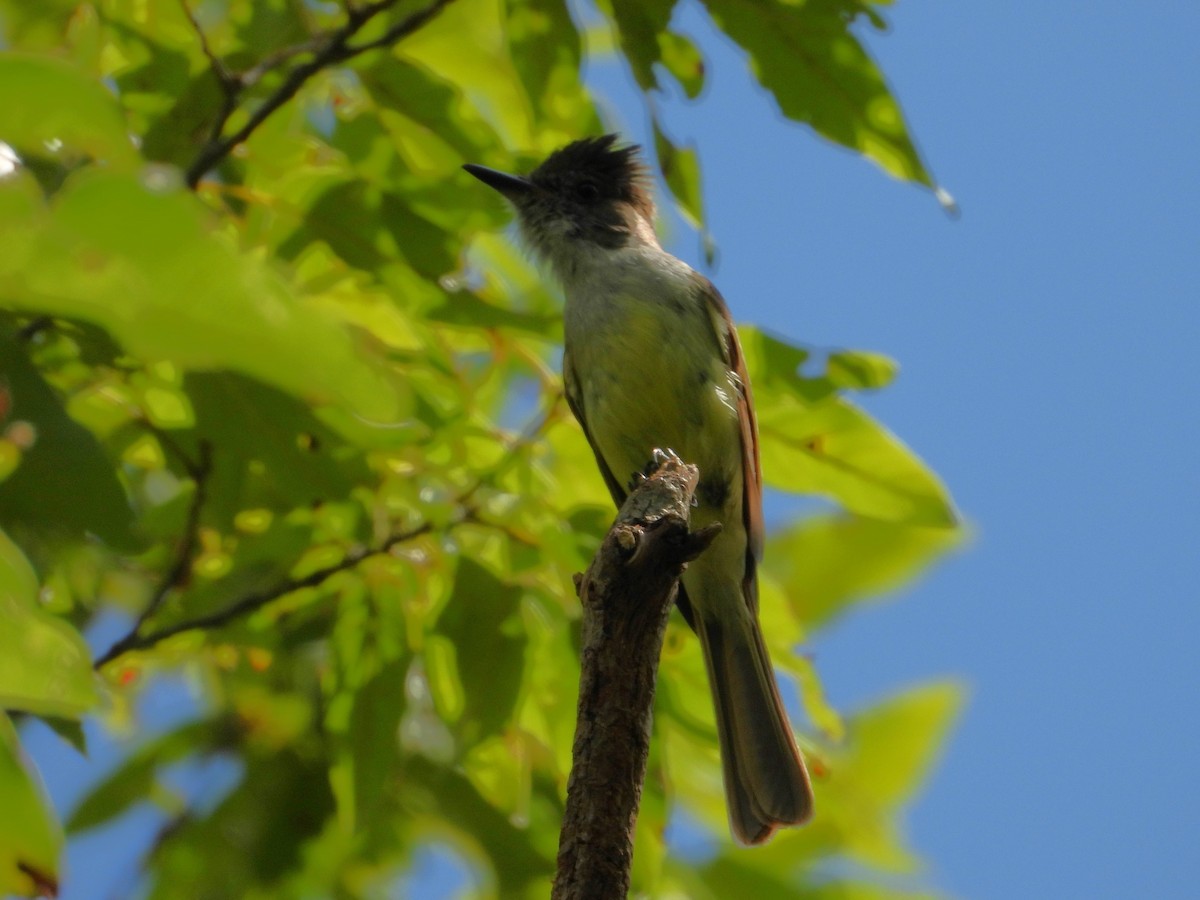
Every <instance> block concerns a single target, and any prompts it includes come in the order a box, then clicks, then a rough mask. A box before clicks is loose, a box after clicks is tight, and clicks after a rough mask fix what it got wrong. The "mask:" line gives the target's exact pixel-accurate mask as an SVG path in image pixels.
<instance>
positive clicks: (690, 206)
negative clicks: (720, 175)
mask: <svg viewBox="0 0 1200 900" xmlns="http://www.w3.org/2000/svg"><path fill="white" fill-rule="evenodd" d="M652 123H653V126H654V152H655V155H657V156H658V164H659V166H660V167H661V168H662V173H663V178H664V179H666V182H667V187H669V188H670V189H671V194H672V196H674V197H675V199H676V200H678V201H679V208H680V210H681V211H682V212H683V214H684V218H686V219H687V220H688V224H690V225H691V226H692V227H693V228H700V227H702V225H703V224H704V198H703V196H702V195H701V187H700V158H699V156H698V155H697V154H696V151H695V149H687V150H683V149H680V148H679V147H677V146H675V144H673V143H672V142H671V139H670V138H668V137H667V136H666V134H664V133H663V130H662V128H660V127H659V124H658V117H657V116H655V117H654V118H653V119H652Z"/></svg>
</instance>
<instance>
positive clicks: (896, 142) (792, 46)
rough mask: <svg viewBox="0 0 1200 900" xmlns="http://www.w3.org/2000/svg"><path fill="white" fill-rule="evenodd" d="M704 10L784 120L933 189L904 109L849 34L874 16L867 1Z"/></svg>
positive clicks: (723, 0) (713, 2) (720, 2)
mask: <svg viewBox="0 0 1200 900" xmlns="http://www.w3.org/2000/svg"><path fill="white" fill-rule="evenodd" d="M705 6H706V7H707V9H708V11H709V14H710V15H711V16H712V17H713V20H714V21H715V22H716V23H717V25H718V26H719V27H720V28H721V30H722V31H724V32H725V33H726V34H727V35H729V37H731V38H732V39H733V40H734V41H736V42H737V43H738V44H739V45H740V46H741V47H742V48H743V49H745V50H746V52H747V53H749V54H750V61H751V65H752V67H753V69H754V74H755V75H756V76H757V78H758V80H759V82H760V83H761V84H762V86H763V87H765V88H766V89H767V90H769V91H770V92H771V93H772V94H773V95H774V96H775V100H776V102H777V103H778V104H779V108H780V109H781V110H782V111H783V114H784V115H785V116H787V117H788V118H789V119H795V120H797V121H799V122H807V123H808V124H809V125H811V126H812V127H813V128H814V129H815V130H816V131H817V133H818V134H820V135H822V136H823V137H826V138H828V139H829V140H831V141H834V142H835V143H838V144H841V145H842V146H844V147H849V148H851V149H853V150H857V151H858V152H859V153H861V154H863V155H864V156H866V157H867V158H868V159H871V160H874V161H875V162H876V163H878V164H879V165H880V166H882V167H883V169H884V171H886V172H889V173H890V174H892V175H894V176H896V177H897V178H903V179H905V180H908V181H916V182H919V183H921V184H924V185H928V186H930V187H933V179H932V178H931V177H930V175H929V172H928V171H926V169H925V165H924V163H922V161H921V158H920V155H919V154H918V152H917V149H916V147H915V146H914V145H913V142H912V139H911V138H910V137H909V135H908V131H907V129H906V128H905V125H904V117H903V115H902V114H901V112H900V106H899V104H898V103H897V102H896V100H895V98H894V97H893V96H892V94H891V92H890V91H889V90H888V87H887V83H886V82H885V81H884V79H883V75H882V74H881V73H880V71H879V69H878V68H877V67H876V65H875V63H874V61H873V60H872V59H871V57H870V56H868V55H867V52H866V51H865V50H864V49H863V47H862V44H861V43H860V42H859V40H858V38H856V37H855V36H854V34H853V33H852V32H851V30H850V28H851V25H852V24H853V22H854V20H855V19H856V18H857V17H858V15H859V14H861V13H863V12H868V11H869V9H870V8H869V6H868V5H867V4H866V3H864V2H862V0H807V2H805V3H802V4H790V3H783V2H770V3H759V2H755V0H705ZM875 18H876V17H875V16H874V15H872V19H875Z"/></svg>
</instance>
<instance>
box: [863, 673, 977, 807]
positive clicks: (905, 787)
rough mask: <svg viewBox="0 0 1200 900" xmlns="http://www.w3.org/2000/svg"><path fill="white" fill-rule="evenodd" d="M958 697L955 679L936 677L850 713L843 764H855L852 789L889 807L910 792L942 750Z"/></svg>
mask: <svg viewBox="0 0 1200 900" xmlns="http://www.w3.org/2000/svg"><path fill="white" fill-rule="evenodd" d="M963 700H964V691H963V688H962V687H961V686H960V685H959V684H957V683H955V682H935V683H933V684H928V685H924V686H921V687H917V688H913V689H911V690H909V691H906V692H904V693H903V694H899V695H897V696H895V697H893V698H891V699H890V700H887V701H885V702H884V703H881V704H879V705H878V706H876V707H874V708H873V709H870V710H867V711H866V712H863V713H859V714H858V715H855V716H853V717H851V719H850V721H849V727H848V732H849V735H850V741H849V751H848V754H847V757H846V760H845V765H846V766H847V767H849V768H852V769H853V770H854V782H853V783H854V789H855V791H856V792H857V793H860V794H861V795H863V796H868V797H870V798H871V801H872V802H873V803H877V804H879V805H881V806H884V807H889V808H896V807H898V806H899V805H900V804H901V803H903V802H904V801H906V800H908V799H909V798H910V797H912V796H913V795H914V794H915V793H916V791H917V788H918V787H919V786H920V784H921V782H922V781H924V779H925V776H926V775H927V774H928V772H929V769H930V768H931V767H932V765H933V763H934V762H935V761H936V759H937V756H938V754H940V753H941V752H942V747H943V745H944V744H945V739H946V735H947V733H948V732H949V730H950V726H951V725H952V724H953V723H954V719H955V717H956V716H957V715H958V712H959V710H960V709H961V708H962V704H963Z"/></svg>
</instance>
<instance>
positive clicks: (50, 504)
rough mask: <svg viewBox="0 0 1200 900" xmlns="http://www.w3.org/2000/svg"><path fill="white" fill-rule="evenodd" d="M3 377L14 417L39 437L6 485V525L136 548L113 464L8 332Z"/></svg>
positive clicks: (2, 512) (1, 340)
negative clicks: (27, 425) (26, 424)
mask: <svg viewBox="0 0 1200 900" xmlns="http://www.w3.org/2000/svg"><path fill="white" fill-rule="evenodd" d="M0 379H3V380H6V381H7V382H8V388H9V393H10V395H11V397H12V418H13V419H17V420H21V421H25V422H28V423H29V424H30V425H32V426H33V432H34V443H33V446H32V447H30V448H28V449H27V450H26V451H25V452H24V453H23V455H22V459H21V464H20V466H18V467H17V468H16V470H15V471H13V472H12V474H11V475H9V477H8V478H7V479H5V480H4V481H3V482H2V483H0V525H3V526H5V527H8V528H10V529H15V528H20V529H22V531H26V530H29V531H33V532H35V533H37V534H38V535H40V536H43V537H48V538H53V539H63V538H70V539H74V540H77V541H79V540H85V539H86V538H87V536H88V535H89V534H91V535H95V536H97V537H99V538H101V539H102V540H104V541H105V542H106V543H108V544H109V545H111V546H113V547H116V548H118V549H121V550H133V549H136V548H137V547H138V545H139V542H138V540H137V539H136V538H135V536H134V534H133V532H132V530H131V526H132V524H133V510H132V509H131V508H130V506H129V500H128V498H127V496H126V493H125V488H124V486H123V485H122V484H121V481H120V479H119V478H118V476H117V472H116V471H115V469H114V466H113V463H112V461H110V459H109V458H108V456H107V454H106V453H105V452H104V449H103V448H102V447H101V446H100V444H99V442H98V441H97V440H96V438H95V436H93V434H92V433H91V432H90V431H88V430H87V429H86V428H84V427H83V426H82V425H80V424H79V423H78V422H76V421H75V420H74V419H72V418H71V417H70V416H69V415H68V414H67V411H66V410H65V409H64V408H63V404H62V402H61V401H60V400H59V398H58V396H57V394H56V393H55V392H54V390H53V389H52V388H51V387H50V385H49V384H47V383H46V381H45V379H44V378H43V377H42V375H41V374H40V373H39V372H38V370H37V369H36V368H34V366H33V365H32V364H31V363H30V361H29V359H28V357H27V356H26V353H25V347H23V346H22V345H21V343H20V342H19V341H18V340H17V338H16V337H15V336H13V335H11V334H9V333H6V331H5V330H4V329H3V328H0Z"/></svg>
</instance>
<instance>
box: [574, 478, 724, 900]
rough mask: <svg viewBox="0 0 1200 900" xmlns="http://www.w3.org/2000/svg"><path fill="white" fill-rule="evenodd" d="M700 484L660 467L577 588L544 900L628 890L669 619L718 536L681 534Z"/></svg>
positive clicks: (712, 530)
mask: <svg viewBox="0 0 1200 900" xmlns="http://www.w3.org/2000/svg"><path fill="white" fill-rule="evenodd" d="M698 477H699V476H698V472H697V470H696V467H695V466H690V465H687V464H685V463H683V462H682V461H680V460H679V459H678V458H676V457H667V458H666V459H665V461H663V462H662V463H661V464H660V466H659V468H658V470H657V471H656V472H654V473H653V474H652V475H650V476H649V477H648V478H647V479H646V480H645V481H644V482H642V484H640V485H639V486H638V487H637V488H636V489H635V490H634V491H633V492H632V493H631V494H630V495H629V498H628V499H627V500H626V501H625V503H624V505H623V506H622V507H621V510H620V512H619V513H618V514H617V519H616V521H615V522H614V523H613V526H612V528H611V529H610V530H609V532H608V535H607V536H606V537H605V539H604V542H603V543H602V544H601V545H600V549H599V550H598V551H597V553H596V556H595V559H593V560H592V564H591V566H589V567H588V570H587V572H586V573H585V574H584V575H583V576H582V577H581V578H578V579H577V582H576V587H577V590H578V592H579V598H580V601H581V603H582V606H583V654H582V671H581V675H580V682H579V709H578V717H577V720H576V725H575V743H574V747H573V751H572V753H573V759H572V765H571V776H570V779H569V781H568V783H567V807H566V812H565V814H564V816H563V825H562V832H561V834H560V836H559V849H558V873H557V875H556V876H555V879H554V891H553V894H552V898H553V900H591V898H616V897H624V896H625V895H626V893H627V892H628V890H629V870H630V866H631V864H632V862H633V832H634V826H635V824H636V822H637V812H638V805H639V803H640V801H641V796H642V782H643V779H644V778H645V774H646V757H647V755H648V753H649V749H650V724H651V715H652V711H653V707H654V684H655V679H656V676H657V673H658V659H659V654H660V652H661V650H662V642H663V634H664V632H665V629H666V624H667V617H668V615H669V613H670V611H671V605H672V603H673V602H674V599H675V592H676V590H677V588H678V583H679V575H680V573H681V572H682V571H683V568H684V565H685V564H686V563H687V562H689V561H690V560H693V559H695V558H696V557H697V556H699V555H700V553H701V552H702V551H703V550H704V549H705V548H706V547H707V546H708V545H709V544H710V543H711V542H712V539H713V538H714V537H715V536H716V533H717V532H718V531H719V530H720V526H719V525H715V526H710V527H709V528H707V529H704V530H703V531H700V532H696V533H691V532H690V531H689V530H688V514H689V511H690V509H691V501H692V493H693V491H694V490H695V488H696V482H697V479H698Z"/></svg>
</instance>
